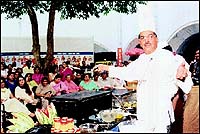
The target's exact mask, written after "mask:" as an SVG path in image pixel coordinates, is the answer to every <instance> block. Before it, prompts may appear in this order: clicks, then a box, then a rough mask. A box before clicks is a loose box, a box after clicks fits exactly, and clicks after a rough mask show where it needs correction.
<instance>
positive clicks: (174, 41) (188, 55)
mask: <svg viewBox="0 0 200 134" xmlns="http://www.w3.org/2000/svg"><path fill="white" fill-rule="evenodd" d="M167 42H168V43H169V44H170V46H171V47H172V48H173V51H174V52H176V53H177V54H180V55H182V56H183V57H184V58H185V59H186V61H187V62H188V63H190V62H191V61H192V60H193V58H194V54H195V51H196V50H197V49H200V40H199V21H193V22H190V23H187V24H186V25H183V26H182V27H180V28H179V29H177V30H176V31H175V32H174V33H173V34H172V35H171V36H170V38H169V39H168V41H167Z"/></svg>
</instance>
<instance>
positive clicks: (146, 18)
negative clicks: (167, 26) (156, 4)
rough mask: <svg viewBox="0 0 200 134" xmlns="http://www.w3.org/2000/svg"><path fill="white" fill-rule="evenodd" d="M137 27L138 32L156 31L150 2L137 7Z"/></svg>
mask: <svg viewBox="0 0 200 134" xmlns="http://www.w3.org/2000/svg"><path fill="white" fill-rule="evenodd" d="M138 28H139V33H140V32H143V31H152V32H156V28H155V19H154V16H153V13H152V6H151V4H147V5H145V6H143V5H142V6H141V7H140V8H139V9H138Z"/></svg>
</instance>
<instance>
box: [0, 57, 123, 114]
mask: <svg viewBox="0 0 200 134" xmlns="http://www.w3.org/2000/svg"><path fill="white" fill-rule="evenodd" d="M51 63H52V64H51V65H50V66H49V67H48V68H47V69H46V70H42V69H41V67H39V66H37V65H36V64H34V63H33V62H32V61H31V60H27V61H26V62H25V64H24V65H23V66H17V64H6V62H5V61H1V83H4V85H3V84H2V86H1V93H2V92H3V93H4V92H5V91H6V94H7V98H10V99H12V98H15V101H17V102H15V103H13V104H17V105H19V104H18V103H20V105H21V104H22V105H23V109H21V111H22V112H24V111H25V112H26V113H28V114H29V115H30V116H34V112H35V110H36V108H46V107H47V105H48V103H49V99H50V98H51V97H52V96H57V95H62V94H68V93H74V92H79V91H82V90H90V91H91V90H94V91H98V90H100V89H102V90H108V89H113V88H115V87H119V86H121V88H124V86H125V85H124V83H123V84H121V83H120V82H119V81H118V80H116V79H114V78H110V77H109V74H108V72H101V73H100V72H95V70H92V68H93V66H91V65H88V64H86V62H85V61H81V62H74V64H71V62H69V61H67V60H66V61H65V60H64V61H63V62H62V64H58V62H55V60H53V61H52V62H51ZM5 89H6V90H5ZM7 91H8V93H7ZM2 97H4V96H2ZM2 97H1V103H2V104H6V105H5V107H10V103H9V105H8V104H7V103H5V102H6V101H7V100H8V99H5V97H4V98H2ZM13 104H12V105H13ZM24 107H25V108H24ZM15 108H17V107H15ZM27 111H28V112H27ZM10 112H12V109H11V111H10Z"/></svg>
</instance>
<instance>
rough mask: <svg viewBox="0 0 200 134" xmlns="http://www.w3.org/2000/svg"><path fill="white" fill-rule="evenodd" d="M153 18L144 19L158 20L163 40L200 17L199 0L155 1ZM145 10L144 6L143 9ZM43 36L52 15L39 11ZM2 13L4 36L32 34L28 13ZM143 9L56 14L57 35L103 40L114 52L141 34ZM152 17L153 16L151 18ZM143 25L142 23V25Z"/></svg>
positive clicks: (151, 8)
mask: <svg viewBox="0 0 200 134" xmlns="http://www.w3.org/2000/svg"><path fill="white" fill-rule="evenodd" d="M148 7H150V8H149V9H148V11H150V12H151V13H152V14H150V13H149V14H150V16H151V17H147V19H144V18H143V21H144V22H145V21H146V22H148V23H150V22H152V21H153V22H152V23H155V27H156V28H157V29H158V34H161V36H160V39H161V40H167V38H168V37H169V36H170V35H171V34H172V33H173V32H174V31H175V30H176V29H177V28H179V27H180V26H181V25H184V24H185V23H186V22H189V21H192V20H195V19H199V17H198V16H199V2H198V1H186V2H185V1H173V2H169V1H151V2H149V4H148ZM139 9H141V8H139ZM37 16H38V25H39V35H40V37H46V31H47V23H48V14H47V13H46V14H38V15H37ZM4 17H5V15H4V14H3V15H1V37H31V25H30V20H29V17H28V15H24V16H23V17H22V20H19V19H9V20H5V19H4ZM140 17H141V14H140V11H139V10H138V13H135V14H130V15H125V14H119V13H116V12H111V13H109V14H108V15H107V16H101V17H100V18H96V17H90V18H89V19H88V20H79V19H72V20H60V18H59V14H58V13H56V18H55V29H54V30H55V33H54V36H55V38H56V37H87V38H88V37H89V38H93V39H94V41H95V42H98V43H101V44H103V45H105V46H106V47H107V48H109V49H110V50H111V51H116V50H117V48H118V47H122V48H125V47H127V45H128V44H129V43H130V41H132V40H133V39H134V38H136V37H137V35H138V31H139V23H140V20H141V19H140ZM150 18H151V19H150ZM140 25H141V24H140Z"/></svg>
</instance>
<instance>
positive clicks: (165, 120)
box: [98, 29, 193, 133]
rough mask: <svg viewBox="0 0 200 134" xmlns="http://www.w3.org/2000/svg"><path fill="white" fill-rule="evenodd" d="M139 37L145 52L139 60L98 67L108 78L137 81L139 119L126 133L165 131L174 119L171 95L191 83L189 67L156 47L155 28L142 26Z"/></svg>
mask: <svg viewBox="0 0 200 134" xmlns="http://www.w3.org/2000/svg"><path fill="white" fill-rule="evenodd" d="M138 38H139V44H140V45H141V47H142V48H143V50H144V52H145V53H144V54H141V55H140V56H139V58H138V59H136V60H135V61H133V62H131V63H130V64H129V65H128V66H127V67H113V66H106V65H98V69H99V71H102V70H107V71H109V75H110V77H117V78H120V79H122V80H127V81H133V80H138V86H137V119H138V120H137V121H136V122H135V125H134V126H133V125H132V126H131V127H129V129H127V131H128V132H130V131H131V132H151V133H167V132H168V130H169V126H170V124H171V123H172V122H174V120H175V119H174V110H173V107H172V101H171V98H172V97H173V96H174V94H175V93H176V92H177V90H178V87H180V88H181V89H182V90H183V91H184V93H186V94H187V93H189V91H190V90H191V88H192V85H193V83H192V79H191V73H190V72H189V71H188V70H189V68H188V67H189V66H188V65H187V63H186V62H185V61H184V59H183V58H180V57H178V58H177V56H174V55H173V53H172V52H170V51H168V50H164V49H162V47H159V46H158V38H157V35H156V33H155V31H154V30H152V29H150V30H149V29H145V30H143V31H141V32H140V34H139V36H138ZM180 79H184V81H181V80H180Z"/></svg>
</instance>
